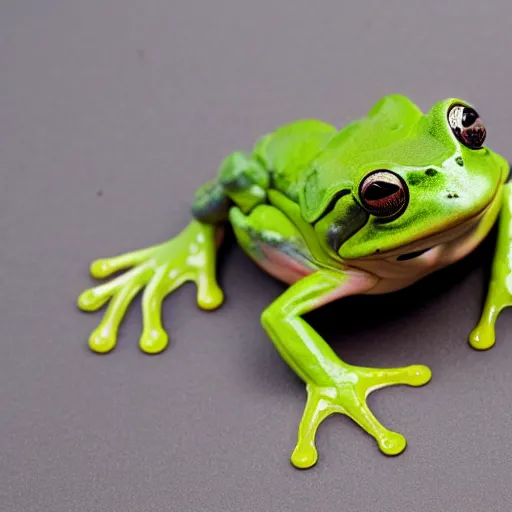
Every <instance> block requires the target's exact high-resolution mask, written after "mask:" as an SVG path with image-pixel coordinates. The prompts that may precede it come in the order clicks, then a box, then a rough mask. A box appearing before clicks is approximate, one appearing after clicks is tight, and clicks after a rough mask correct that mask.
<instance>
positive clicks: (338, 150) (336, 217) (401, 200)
mask: <svg viewBox="0 0 512 512" xmlns="http://www.w3.org/2000/svg"><path fill="white" fill-rule="evenodd" d="M457 105H461V106H463V107H469V105H468V104H467V103H465V102H464V101H462V100H459V99H449V100H444V101H441V102H439V103H437V104H436V105H434V106H433V107H432V109H431V110H430V111H429V112H428V113H426V114H422V113H421V112H420V111H419V110H418V109H417V107H416V106H415V105H413V104H412V103H411V102H410V101H409V100H408V99H406V98H403V97H401V96H393V97H388V98H386V99H384V100H383V101H382V102H381V104H380V105H379V104H378V105H377V106H376V107H375V108H374V109H373V111H372V112H371V113H370V114H369V116H368V117H367V118H364V119H363V120H361V121H358V122H356V123H354V124H353V125H350V126H349V127H347V128H345V129H344V130H342V131H341V132H340V133H339V134H338V135H337V136H336V137H334V138H333V140H332V141H331V142H330V144H329V145H328V146H327V148H326V149H325V150H324V151H323V152H322V154H320V156H319V157H318V158H317V159H316V161H314V162H313V164H312V166H311V168H312V171H309V173H310V175H309V176H306V178H305V192H304V193H303V196H302V204H301V206H302V209H303V211H304V212H305V215H306V217H308V218H309V220H310V221H312V222H314V223H316V224H317V225H318V223H319V219H320V221H321V222H322V221H323V231H322V230H318V236H320V237H322V236H328V233H327V232H328V230H329V229H332V225H333V224H334V225H335V224H336V223H343V222H345V219H346V216H344V215H343V213H344V212H345V210H346V204H347V201H349V200H351V201H352V202H353V209H358V210H360V211H361V215H362V216H364V213H367V217H366V219H365V220H364V221H363V220H361V222H360V225H359V226H357V229H356V230H355V232H354V233H353V234H352V235H351V236H350V237H348V239H346V240H343V243H342V244H341V246H340V247H339V249H338V251H337V253H338V255H339V256H340V258H341V259H342V260H345V261H349V260H358V259H364V258H372V259H375V258H387V257H388V254H391V253H393V254H398V256H399V255H404V256H405V254H406V253H409V252H414V251H416V250H418V249H417V248H416V246H417V245H419V246H423V247H419V249H424V248H425V247H424V244H422V243H421V242H420V241H421V240H423V239H426V238H428V237H431V236H435V235H439V234H440V233H443V232H448V231H449V230H450V229H452V228H454V227H456V226H459V225H461V224H464V223H466V222H471V220H472V219H474V218H476V217H477V216H478V215H479V214H481V213H482V212H483V211H484V210H485V209H486V208H488V207H489V205H490V204H491V203H492V202H493V200H494V199H495V198H499V191H500V187H501V185H502V184H503V183H504V181H505V179H506V177H507V174H508V163H507V162H506V160H505V159H503V157H501V156H499V155H497V154H496V153H494V152H493V151H491V150H490V149H488V148H487V147H485V146H483V145H479V146H478V147H475V148H473V147H468V146H467V145H465V144H464V143H463V142H461V139H462V140H464V139H463V138H462V137H461V138H460V139H459V138H458V137H457V136H456V134H455V130H454V129H453V128H452V126H451V125H450V120H449V115H450V113H452V114H453V113H454V112H457V110H458V108H457V107H456V106H457ZM469 108H471V107H469ZM478 126H479V127H480V125H478ZM484 133H485V132H484ZM484 142H485V138H484ZM386 186H388V187H389V192H390V193H393V191H398V193H395V195H396V196H397V198H396V199H395V201H394V202H393V200H388V201H387V202H386V198H385V197H384V200H381V201H380V205H379V192H380V194H381V196H382V195H383V194H385V193H386V192H387V191H386V190H385V189H384V188H383V187H386ZM379 187H380V189H381V190H380V191H379ZM372 192H373V194H372ZM342 194H347V195H342ZM337 195H338V196H340V195H341V197H340V198H339V199H336V196H337ZM365 195H366V196H367V197H369V198H370V200H369V201H365ZM375 197H377V200H373V201H372V200H371V199H372V198H375ZM333 199H334V201H333ZM392 199H393V198H392ZM333 203H334V204H333ZM387 205H388V207H386V206H387ZM375 206H377V207H375ZM379 207H380V209H379ZM326 210H328V213H326ZM353 215H354V214H353ZM325 216H327V217H328V218H329V219H331V222H330V223H327V222H325V221H324V219H323V217H325ZM418 242H420V243H419V244H418ZM427 247H428V243H427ZM402 249H403V250H402Z"/></svg>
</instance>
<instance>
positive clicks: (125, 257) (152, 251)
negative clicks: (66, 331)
mask: <svg viewBox="0 0 512 512" xmlns="http://www.w3.org/2000/svg"><path fill="white" fill-rule="evenodd" d="M217 234H218V233H217V231H216V228H215V227H214V226H210V225H207V224H202V223H200V222H197V221H193V222H191V223H190V224H189V225H188V226H187V228H185V229H184V230H183V231H182V232H181V233H180V234H179V235H178V236H176V237H175V238H173V239H172V240H170V241H168V242H165V243H163V244H159V245H155V246H153V247H149V248H146V249H141V250H139V251H134V252H129V253H126V254H122V255H120V256H116V257H113V258H106V259H98V260H96V261H94V262H93V263H92V265H91V267H90V273H91V275H92V276H93V277H95V278H97V279H101V278H105V277H108V276H110V275H112V274H114V273H115V272H118V271H119V270H125V269H128V268H131V269H130V270H129V271H128V272H126V273H125V274H122V275H120V276H119V277H116V278H115V279H113V280H111V281H110V282H107V283H104V284H101V285H99V286H95V287H94V288H90V289H88V290H86V291H84V292H83V293H82V294H81V295H80V296H79V298H78V301H77V305H78V307H79V308H80V309H82V310H83V311H96V310H98V309H100V308H101V307H102V306H103V305H105V304H106V303H107V302H109V301H110V302H109V305H108V308H107V311H106V313H105V315H104V317H103V319H102V321H101V322H100V324H99V325H98V327H97V328H96V329H94V331H93V332H92V333H91V335H90V337H89V347H90V349H91V350H92V351H94V352H98V353H106V352H110V351H111V350H112V349H113V348H114V347H115V346H116V343H117V334H118V330H119V326H120V324H121V322H122V320H123V318H124V316H125V314H126V311H127V309H128V307H129V306H130V304H131V302H132V300H133V299H134V297H135V296H136V295H137V294H138V293H139V292H140V291H141V290H142V289H143V288H144V287H145V289H144V292H143V297H142V316H143V331H142V334H141V337H140V339H139V347H140V349H141V350H142V351H143V352H146V353H148V354H156V353H159V352H162V351H163V350H164V349H165V348H166V347H167V345H168V342H169V339H168V335H167V333H166V332H165V330H164V329H163V327H162V318H161V310H162V302H163V300H164V299H165V297H166V296H167V295H168V294H170V293H171V292H172V291H174V290H175V289H176V288H178V287H179V286H181V285H182V284H183V283H185V282H187V281H194V282H195V283H196V285H197V303H198V305H199V307H200V308H202V309H206V310H211V309H215V308H217V307H219V306H220V305H221V304H222V302H223V299H224V296H223V293H222V290H221V289H220V287H219V285H218V283H217V280H216V277H215V259H216V258H215V255H216V236H217Z"/></svg>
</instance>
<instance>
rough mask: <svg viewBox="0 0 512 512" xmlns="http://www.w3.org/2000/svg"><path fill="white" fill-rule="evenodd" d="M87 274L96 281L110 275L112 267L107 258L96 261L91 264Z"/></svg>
mask: <svg viewBox="0 0 512 512" xmlns="http://www.w3.org/2000/svg"><path fill="white" fill-rule="evenodd" d="M89 272H90V274H91V276H92V277H94V278H96V279H103V278H104V277H107V276H109V275H110V274H111V273H112V267H111V265H110V260H109V259H108V258H104V259H97V260H95V261H93V262H92V263H91V266H90V268H89Z"/></svg>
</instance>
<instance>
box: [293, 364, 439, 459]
mask: <svg viewBox="0 0 512 512" xmlns="http://www.w3.org/2000/svg"><path fill="white" fill-rule="evenodd" d="M430 378H431V372H430V369H429V368H428V367H426V366H422V365H413V366H408V367H405V368H387V369H374V368H361V367H355V366H348V365H347V366H346V367H343V369H342V371H341V372H340V374H339V375H338V376H337V377H336V378H335V379H333V383H332V385H331V386H317V385H315V384H311V383H310V384H308V386H307V394H308V398H307V403H306V408H305V410H304V415H303V417H302V420H301V423H300V426H299V432H298V441H297V445H296V447H295V449H294V451H293V453H292V456H291V462H292V464H293V465H294V466H295V467H297V468H300V469H307V468H310V467H312V466H314V465H315V464H316V462H317V460H318V452H317V449H316V446H315V437H316V432H317V429H318V427H319V426H320V424H321V423H322V421H324V420H325V419H326V418H327V417H328V416H330V415H331V414H334V413H339V414H345V415H346V416H348V417H349V418H351V419H352V420H353V421H354V422H356V423H357V424H358V425H359V426H360V427H361V428H363V429H364V430H365V431H366V432H367V433H368V434H370V435H371V436H373V437H374V438H375V440H376V441H377V444H378V446H379V448H380V450H381V451H382V452H383V453H385V454H386V455H398V454H400V453H401V452H403V451H404V449H405V447H406V445H407V442H406V439H405V437H404V436H403V435H402V434H399V433H397V432H392V431H390V430H388V429H387V428H385V427H384V426H383V425H382V424H381V423H379V421H378V420H377V418H375V416H374V415H373V413H372V412H371V410H370V408H369V407H368V404H367V403H366V398H367V397H368V395H369V394H370V393H372V392H373V391H375V390H377V389H380V388H383V387H386V386H394V385H398V384H405V385H409V386H423V385H425V384H427V382H428V381H429V380H430Z"/></svg>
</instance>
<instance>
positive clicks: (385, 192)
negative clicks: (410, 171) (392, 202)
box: [364, 181, 400, 201]
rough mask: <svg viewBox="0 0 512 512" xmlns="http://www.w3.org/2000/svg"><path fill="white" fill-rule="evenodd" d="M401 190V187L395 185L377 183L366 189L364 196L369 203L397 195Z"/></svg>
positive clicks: (383, 182)
mask: <svg viewBox="0 0 512 512" xmlns="http://www.w3.org/2000/svg"><path fill="white" fill-rule="evenodd" d="M399 190H400V187H399V186H398V185H396V184H395V183H387V182H385V181H376V182H374V183H372V184H371V185H370V186H369V187H368V188H367V189H366V191H365V194H364V195H365V199H366V200H367V201H379V200H380V199H384V198H385V197H389V196H392V195H393V194H396V193H397V192H398V191H399Z"/></svg>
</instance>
